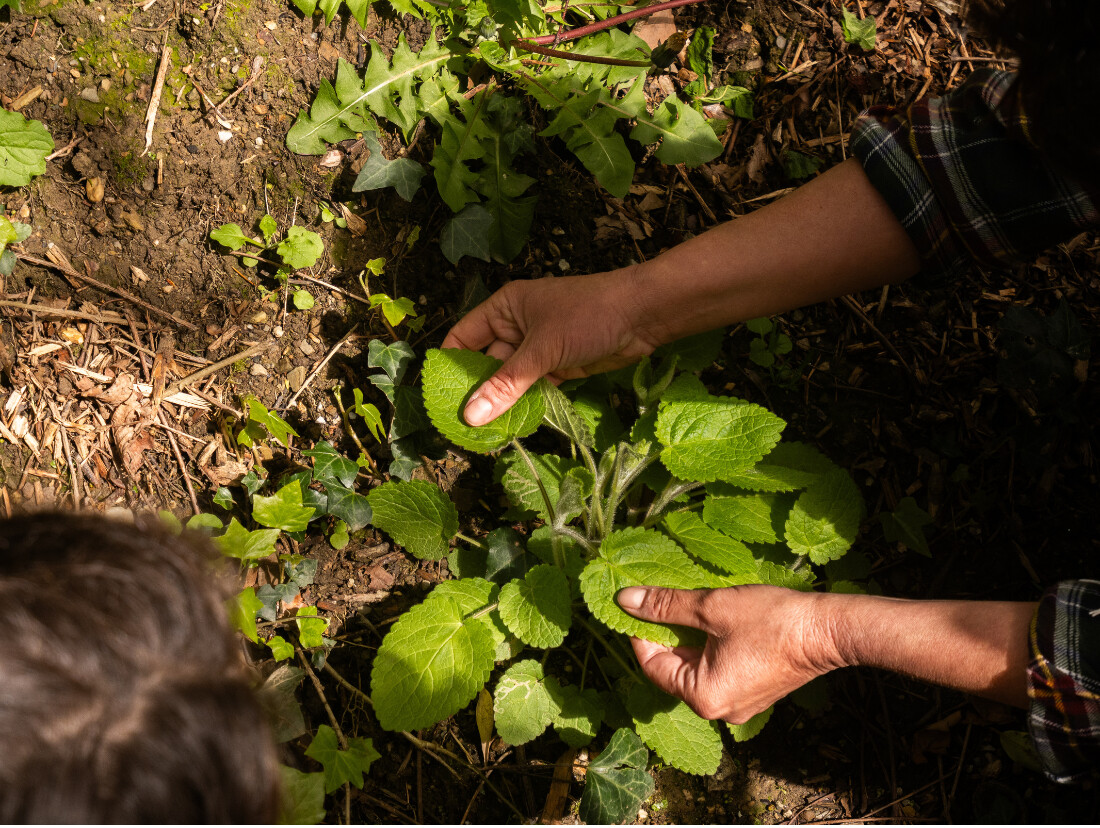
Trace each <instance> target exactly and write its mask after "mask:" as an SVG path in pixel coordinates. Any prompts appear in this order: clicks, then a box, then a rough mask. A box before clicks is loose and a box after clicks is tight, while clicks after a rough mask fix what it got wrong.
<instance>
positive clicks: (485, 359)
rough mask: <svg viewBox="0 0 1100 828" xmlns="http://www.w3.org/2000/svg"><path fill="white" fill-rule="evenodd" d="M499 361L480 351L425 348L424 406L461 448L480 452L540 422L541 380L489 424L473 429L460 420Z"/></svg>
mask: <svg viewBox="0 0 1100 828" xmlns="http://www.w3.org/2000/svg"><path fill="white" fill-rule="evenodd" d="M501 364H502V363H501V362H500V360H498V359H493V358H492V357H491V356H487V355H485V354H482V353H480V352H478V351H465V350H459V349H447V350H439V349H432V350H430V351H428V355H427V358H426V359H425V360H424V407H425V408H426V409H427V411H428V416H429V417H430V418H431V421H432V423H433V424H434V425H435V427H436V428H437V429H439V431H440V432H441V433H442V434H443V436H444V437H446V438H447V439H449V440H451V441H452V442H454V443H457V444H458V445H460V446H462V448H465V449H469V450H471V451H479V452H482V453H483V454H484V453H488V452H490V451H494V450H495V449H498V448H500V447H501V446H503V445H505V444H506V443H508V442H509V441H510V440H512V439H513V438H515V437H526V436H527V435H528V434H531V433H532V432H533V431H535V429H537V428H538V427H539V424H540V423H541V422H542V415H543V412H544V411H545V405H544V403H543V400H542V383H536V384H535V385H534V386H532V387H531V388H530V389H528V390H527V391H526V393H524V395H523V396H522V397H520V398H519V400H517V401H516V404H515V405H513V406H512V407H511V408H510V409H508V411H506V412H504V413H503V414H501V415H500V416H499V417H497V418H496V419H495V420H493V421H492V422H491V423H488V424H486V425H483V426H480V427H478V428H473V427H471V426H468V425H466V423H465V421H464V420H463V419H462V410H463V408H465V405H466V401H467V400H468V399H469V397H470V395H471V393H472V392H473V391H474V389H476V388H478V387H479V386H480V385H481V384H482V383H483V382H485V380H487V379H489V377H491V376H492V375H493V374H494V373H495V372H496V370H497V369H498V368H499V367H500V366H501Z"/></svg>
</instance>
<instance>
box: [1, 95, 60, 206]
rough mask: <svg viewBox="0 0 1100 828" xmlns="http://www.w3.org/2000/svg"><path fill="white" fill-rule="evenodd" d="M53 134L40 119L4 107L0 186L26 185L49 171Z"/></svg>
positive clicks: (2, 110) (2, 113)
mask: <svg viewBox="0 0 1100 828" xmlns="http://www.w3.org/2000/svg"><path fill="white" fill-rule="evenodd" d="M51 152H53V138H52V137H51V136H50V133H49V132H48V131H47V129H46V128H45V127H44V126H42V124H41V122H39V121H28V120H27V119H26V118H24V117H23V116H22V115H20V114H19V113H18V112H9V111H8V110H6V109H0V187H22V186H24V185H26V184H28V183H29V182H30V180H31V179H32V178H33V177H34V176H36V175H42V174H43V173H45V172H46V156H47V155H49V154H50V153H51Z"/></svg>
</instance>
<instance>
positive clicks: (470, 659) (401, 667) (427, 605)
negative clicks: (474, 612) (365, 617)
mask: <svg viewBox="0 0 1100 828" xmlns="http://www.w3.org/2000/svg"><path fill="white" fill-rule="evenodd" d="M495 654H496V648H495V647H494V644H493V636H492V633H491V632H490V630H489V628H488V626H487V625H486V624H484V623H482V621H481V620H480V619H477V618H467V617H466V613H464V612H463V610H462V607H461V606H460V605H459V603H458V602H457V601H455V600H454V599H453V598H451V597H449V596H448V595H446V594H442V593H441V594H436V592H433V593H432V594H431V595H429V596H428V598H427V600H425V601H424V603H422V604H419V605H417V606H415V607H413V608H412V609H411V610H409V611H408V612H407V613H405V614H404V615H402V616H401V618H399V619H398V620H397V623H395V624H394V625H393V627H392V628H391V629H390V631H389V633H388V634H387V635H386V637H385V638H384V639H383V640H382V645H381V646H380V647H379V648H378V654H377V655H376V656H375V659H374V667H373V670H372V672H371V699H372V700H373V702H374V712H375V714H376V715H377V716H378V722H379V724H381V725H382V727H383V728H385V729H386V730H420V729H421V728H425V727H428V726H429V725H433V724H435V723H436V722H438V721H440V720H441V719H445V718H447V717H448V716H452V715H454V714H455V713H457V712H458V711H459V710H461V709H462V708H463V707H465V706H466V705H467V704H469V703H470V701H472V700H473V698H474V697H475V696H476V695H477V693H478V691H479V690H481V688H482V687H484V686H485V682H486V681H487V680H488V678H489V673H490V672H491V671H492V669H493V663H494V660H495Z"/></svg>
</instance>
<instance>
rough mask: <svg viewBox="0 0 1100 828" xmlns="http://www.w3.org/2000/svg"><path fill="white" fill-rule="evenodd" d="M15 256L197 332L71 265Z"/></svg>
mask: <svg viewBox="0 0 1100 828" xmlns="http://www.w3.org/2000/svg"><path fill="white" fill-rule="evenodd" d="M56 248H57V245H55V244H54V243H53V242H50V243H49V244H48V246H47V249H56ZM15 255H16V256H17V257H18V258H19V260H20V261H23V262H30V263H31V264H36V265H38V266H40V267H49V268H52V269H54V270H59V271H61V272H62V273H64V274H65V275H66V276H71V277H73V278H74V279H80V280H81V281H84V282H87V283H88V284H89V285H91V286H92V287H96V288H99V289H100V290H103V291H106V292H107V293H113V294H115V296H120V297H122V298H123V299H125V300H126V301H128V302H133V303H134V304H135V305H137V306H138V307H141V308H145V310H147V311H149V312H150V313H155V314H157V315H158V316H163V317H164V318H165V319H170V320H171V321H172V322H174V323H175V324H177V325H180V326H182V327H184V328H187V329H188V330H190V331H198V326H197V325H192V324H191V323H190V322H188V321H186V320H185V319H180V318H179V317H178V316H173V315H172V314H170V313H169V312H168V311H166V310H161V309H160V308H158V307H157V306H156V305H150V304H149V303H148V302H146V301H145V300H144V299H141V298H139V297H137V296H135V295H134V294H132V293H130V292H129V291H128V290H123V289H122V288H117V287H114V286H113V285H108V284H107V283H106V282H101V281H99V280H98V279H95V278H93V277H91V276H85V275H84V274H82V273H79V272H78V271H77V270H76V269H75V268H74V267H73V266H72V265H70V264H68V263H66V262H61V261H57V262H52V261H49V260H48V259H40V258H38V257H37V256H31V255H28V254H27V253H16V254H15ZM47 255H48V254H47Z"/></svg>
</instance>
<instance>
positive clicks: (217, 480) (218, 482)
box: [199, 460, 249, 486]
mask: <svg viewBox="0 0 1100 828" xmlns="http://www.w3.org/2000/svg"><path fill="white" fill-rule="evenodd" d="M199 468H201V469H202V473H203V474H205V475H206V476H207V477H208V478H210V482H211V483H213V484H214V485H215V486H231V485H233V484H234V483H236V482H237V481H238V480H240V479H241V477H243V476H244V475H246V474H248V468H249V467H248V465H247V464H246V463H241V462H239V461H237V460H227V461H226V462H224V463H222V464H221V465H219V466H200V467H199Z"/></svg>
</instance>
